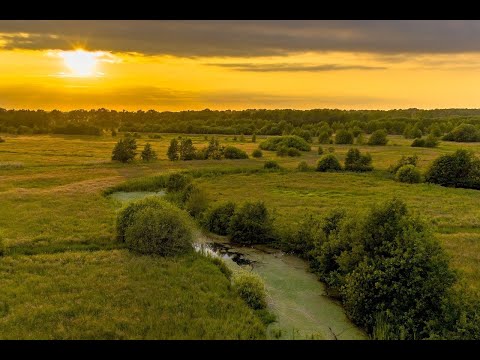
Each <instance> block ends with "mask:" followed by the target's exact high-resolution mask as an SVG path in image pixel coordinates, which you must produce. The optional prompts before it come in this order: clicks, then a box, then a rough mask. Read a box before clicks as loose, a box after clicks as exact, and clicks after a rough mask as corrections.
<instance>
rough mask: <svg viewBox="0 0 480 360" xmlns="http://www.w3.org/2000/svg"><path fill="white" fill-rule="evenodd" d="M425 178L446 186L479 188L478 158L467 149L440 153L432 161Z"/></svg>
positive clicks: (479, 161) (430, 181)
mask: <svg viewBox="0 0 480 360" xmlns="http://www.w3.org/2000/svg"><path fill="white" fill-rule="evenodd" d="M425 180H426V181H427V182H429V183H433V184H439V185H442V186H448V187H460V188H467V189H480V159H478V158H476V157H475V156H474V155H473V153H472V152H469V151H467V150H457V151H456V152H455V153H453V154H448V155H442V156H440V157H439V158H437V159H435V160H434V161H433V163H432V164H431V166H430V168H429V169H428V170H427V173H426V174H425Z"/></svg>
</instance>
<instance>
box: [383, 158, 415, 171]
mask: <svg viewBox="0 0 480 360" xmlns="http://www.w3.org/2000/svg"><path fill="white" fill-rule="evenodd" d="M417 162H418V156H417V155H412V156H402V157H401V158H400V160H398V162H397V163H396V164H395V165H392V166H390V168H389V171H390V172H391V173H392V174H396V173H397V171H398V169H400V168H401V167H402V166H404V165H413V166H417Z"/></svg>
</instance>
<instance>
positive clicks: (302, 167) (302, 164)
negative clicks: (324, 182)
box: [297, 161, 313, 171]
mask: <svg viewBox="0 0 480 360" xmlns="http://www.w3.org/2000/svg"><path fill="white" fill-rule="evenodd" d="M297 170H298V171H310V170H313V169H312V168H311V167H310V166H308V164H307V162H306V161H301V162H300V163H299V164H298V166H297Z"/></svg>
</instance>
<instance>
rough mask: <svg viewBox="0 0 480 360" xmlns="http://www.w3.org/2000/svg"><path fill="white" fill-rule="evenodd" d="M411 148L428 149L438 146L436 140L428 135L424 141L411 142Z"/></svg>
mask: <svg viewBox="0 0 480 360" xmlns="http://www.w3.org/2000/svg"><path fill="white" fill-rule="evenodd" d="M411 146H412V147H428V148H433V147H436V146H438V139H437V138H436V137H435V136H433V135H432V134H430V135H428V136H427V137H426V138H425V139H415V140H413V142H412V145H411Z"/></svg>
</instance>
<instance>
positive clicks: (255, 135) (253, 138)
mask: <svg viewBox="0 0 480 360" xmlns="http://www.w3.org/2000/svg"><path fill="white" fill-rule="evenodd" d="M256 142H257V134H255V133H253V135H252V143H256Z"/></svg>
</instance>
